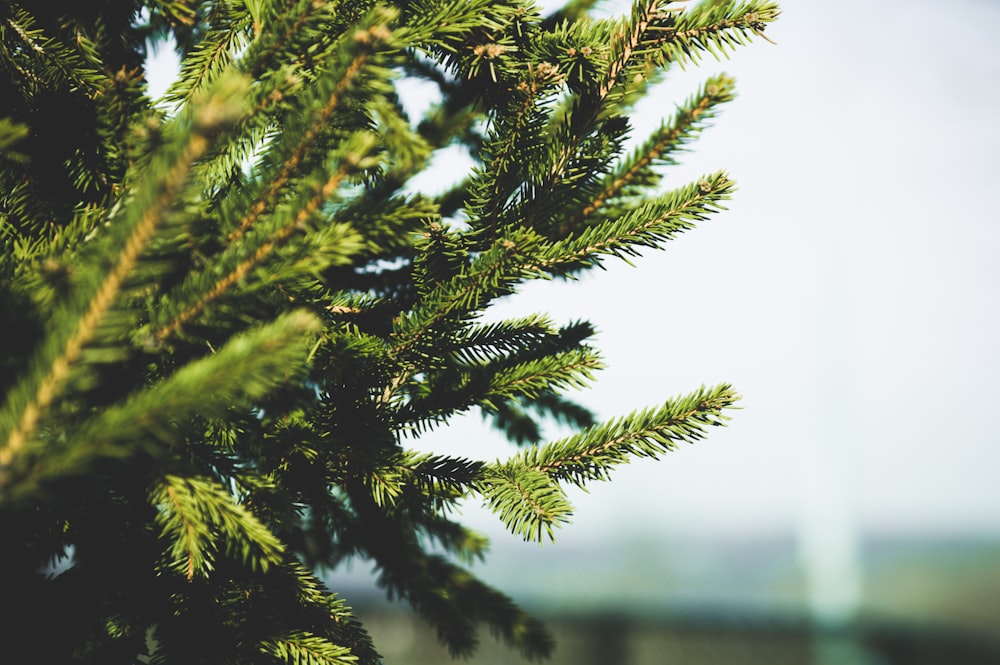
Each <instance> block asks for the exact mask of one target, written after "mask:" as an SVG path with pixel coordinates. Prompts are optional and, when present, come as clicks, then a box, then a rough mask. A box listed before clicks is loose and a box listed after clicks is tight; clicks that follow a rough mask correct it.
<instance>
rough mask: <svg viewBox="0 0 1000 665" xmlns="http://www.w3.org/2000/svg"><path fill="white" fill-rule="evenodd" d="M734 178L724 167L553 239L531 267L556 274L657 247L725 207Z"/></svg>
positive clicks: (596, 264)
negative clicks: (604, 258)
mask: <svg viewBox="0 0 1000 665" xmlns="http://www.w3.org/2000/svg"><path fill="white" fill-rule="evenodd" d="M733 189H734V183H733V182H732V181H731V180H729V178H728V176H727V175H726V174H725V173H723V172H718V173H714V174H712V175H708V176H705V177H704V178H703V179H702V180H699V181H698V182H696V183H691V184H689V185H687V186H686V187H682V188H680V189H677V190H675V191H673V192H670V193H668V194H664V195H663V196H660V197H659V198H657V199H653V200H652V201H650V202H648V203H645V204H643V205H640V206H639V207H637V208H634V209H632V210H630V211H629V212H628V213H626V214H624V215H622V216H621V217H620V218H618V219H616V220H611V221H608V222H603V223H599V224H595V225H594V226H590V227H588V228H587V229H585V230H584V231H583V232H581V233H579V234H578V235H573V236H570V237H567V238H565V239H563V240H560V241H557V242H555V243H552V244H551V245H550V246H549V247H547V248H546V250H545V251H544V252H543V253H541V256H542V258H541V260H540V261H539V262H538V263H537V264H536V265H535V266H533V267H536V268H538V269H540V270H546V271H549V272H552V273H555V274H560V273H563V272H571V271H574V270H579V269H581V268H584V267H590V266H598V265H600V263H601V261H602V257H604V256H615V257H618V258H622V259H625V260H627V257H631V256H637V255H638V253H639V248H642V247H648V248H652V249H658V248H659V247H660V245H661V244H662V243H663V242H664V241H666V240H670V239H671V238H673V237H674V236H676V235H677V234H679V233H682V232H684V231H687V230H689V229H691V228H693V227H694V224H695V223H696V222H699V221H702V220H704V219H706V218H707V217H708V215H710V214H711V213H713V212H716V211H718V210H724V207H723V206H722V204H721V202H722V201H725V200H727V199H729V196H730V193H731V192H732V191H733Z"/></svg>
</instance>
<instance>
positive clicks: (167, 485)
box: [150, 475, 285, 582]
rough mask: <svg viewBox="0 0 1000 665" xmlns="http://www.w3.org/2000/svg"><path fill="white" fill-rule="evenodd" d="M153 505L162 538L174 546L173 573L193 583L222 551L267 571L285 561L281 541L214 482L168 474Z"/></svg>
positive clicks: (154, 492) (153, 494) (153, 493)
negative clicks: (156, 511) (155, 509)
mask: <svg viewBox="0 0 1000 665" xmlns="http://www.w3.org/2000/svg"><path fill="white" fill-rule="evenodd" d="M150 503H151V504H152V505H153V506H155V507H156V508H157V510H158V513H157V516H156V523H157V524H158V525H159V526H160V528H161V533H160V537H161V538H162V539H163V540H165V541H166V542H167V543H169V544H170V563H169V568H170V569H171V570H173V571H174V572H177V573H180V574H182V575H183V576H184V577H185V578H186V579H187V580H188V581H189V582H190V581H191V580H193V579H194V577H195V575H198V576H202V577H207V576H208V575H209V573H210V572H211V570H212V568H213V561H214V559H215V557H216V554H217V553H218V552H220V551H221V552H224V553H225V554H227V555H231V556H235V555H238V556H240V557H241V558H242V560H243V563H244V564H245V565H247V566H249V567H250V568H252V569H255V570H260V571H262V572H266V571H267V569H268V568H269V567H270V566H273V565H278V564H280V563H281V561H282V553H283V552H284V549H285V548H284V545H282V543H281V541H279V540H278V539H277V538H275V537H274V535H273V534H272V533H271V532H270V530H268V528H267V527H265V526H264V525H263V524H261V523H260V521H259V520H257V518H256V517H254V515H253V513H251V512H250V511H248V510H247V509H246V508H245V507H243V506H241V505H239V504H237V503H235V502H234V501H233V497H232V496H231V495H230V494H229V492H228V491H227V490H226V489H225V488H224V487H222V486H221V485H219V484H218V483H217V482H216V481H214V480H210V479H206V478H182V477H179V476H173V475H168V476H166V477H164V479H163V481H162V482H161V483H160V484H159V485H158V486H157V487H156V488H155V489H153V490H152V491H151V493H150Z"/></svg>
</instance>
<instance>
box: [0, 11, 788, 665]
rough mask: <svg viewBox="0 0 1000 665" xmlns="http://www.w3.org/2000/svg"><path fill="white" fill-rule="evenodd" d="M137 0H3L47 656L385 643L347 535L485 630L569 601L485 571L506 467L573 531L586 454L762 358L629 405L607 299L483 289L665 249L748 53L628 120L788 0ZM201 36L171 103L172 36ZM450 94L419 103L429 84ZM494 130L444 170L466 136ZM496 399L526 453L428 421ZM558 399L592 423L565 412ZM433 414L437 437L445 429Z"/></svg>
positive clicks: (11, 563) (223, 657)
mask: <svg viewBox="0 0 1000 665" xmlns="http://www.w3.org/2000/svg"><path fill="white" fill-rule="evenodd" d="M592 4H593V2H588V1H587V0H573V1H571V2H569V3H568V4H567V5H566V6H565V7H564V8H563V9H562V10H560V11H557V12H555V13H553V14H551V15H548V16H545V15H542V14H541V13H540V11H539V10H538V9H537V8H536V7H535V6H533V5H532V4H531V3H529V2H526V1H524V0H499V1H497V0H461V1H460V0H398V1H397V2H374V1H364V0H355V1H346V0H345V1H337V0H294V1H293V0H288V1H286V2H278V1H277V0H229V1H221V0H216V1H208V0H103V1H96V0H95V1H94V2H55V1H51V2H37V3H36V2H23V1H21V2H8V3H4V5H3V6H2V7H0V93H2V96H3V100H4V103H3V106H2V107H0V246H2V254H0V316H2V329H3V341H2V346H0V392H2V393H3V399H2V402H0V404H2V406H0V533H2V534H3V538H4V546H3V548H2V553H0V589H3V594H2V601H0V603H2V605H3V607H4V615H5V617H6V618H5V620H4V621H3V622H2V624H0V625H2V626H3V627H2V628H0V635H2V638H3V639H2V642H0V643H2V645H3V646H2V648H3V650H4V654H5V655H6V656H8V657H14V656H15V655H17V656H18V657H30V658H31V660H32V661H33V662H93V663H116V662H128V663H132V662H137V661H136V659H137V658H142V659H143V660H144V661H146V660H148V661H149V662H154V663H166V662H172V663H201V662H205V663H223V662H233V663H253V662H275V661H278V662H289V663H355V662H360V663H375V662H378V656H377V653H376V647H377V645H373V644H372V643H371V640H370V639H369V637H368V635H367V634H366V632H365V630H364V628H363V626H361V625H360V624H359V623H358V622H357V621H356V620H355V619H354V618H353V616H352V614H351V611H350V609H349V608H348V607H347V606H346V605H345V602H344V600H343V599H341V598H339V597H338V596H337V595H335V594H334V593H331V592H330V591H329V590H328V589H326V588H324V586H323V584H322V583H321V582H320V581H319V578H318V577H317V571H321V570H323V569H329V568H332V567H335V566H337V565H338V564H339V563H341V562H342V561H344V560H345V559H349V558H358V559H361V560H365V561H370V562H371V563H373V564H374V565H375V566H376V567H377V569H378V571H379V583H380V585H381V586H382V587H384V588H385V590H386V592H387V593H388V595H389V596H390V597H392V598H399V599H403V600H405V601H407V602H408V603H409V604H410V605H412V606H413V607H414V608H415V609H416V611H417V612H419V613H420V614H421V615H422V616H423V617H425V618H426V619H427V620H428V621H429V622H430V623H431V624H433V626H434V627H435V628H436V630H437V633H438V635H439V637H440V639H441V640H442V641H444V642H445V643H446V644H447V645H448V646H449V647H450V649H451V650H452V652H453V653H456V654H468V653H470V652H471V651H472V650H473V649H474V647H475V642H476V629H477V626H478V625H479V624H485V625H487V626H489V627H490V628H491V629H492V630H493V631H495V632H496V633H497V634H499V635H500V636H501V637H502V638H503V639H505V640H507V641H508V642H510V643H511V644H512V645H513V646H515V647H517V648H518V649H520V650H521V651H523V652H524V653H527V654H529V655H544V654H546V653H547V652H548V651H549V650H550V648H551V640H550V638H549V636H548V634H547V633H546V632H545V630H544V628H543V627H542V626H541V625H540V624H539V623H538V622H537V621H536V620H534V619H533V618H532V617H530V616H528V615H526V614H525V613H524V612H523V611H522V610H520V609H519V608H518V607H517V606H516V605H515V604H514V603H513V602H512V601H511V600H510V599H508V598H507V597H506V596H505V595H503V593H501V592H500V591H498V590H494V589H492V588H490V587H488V586H487V585H485V584H483V583H482V582H480V581H479V580H477V579H476V578H475V577H474V576H473V575H472V574H471V573H470V572H469V571H468V569H467V567H466V566H467V564H468V563H469V562H470V561H471V560H474V559H476V558H479V557H481V556H482V555H483V553H484V551H485V547H486V544H487V543H486V540H485V539H484V538H483V537H482V536H481V535H479V534H477V533H474V532H472V531H470V530H468V529H467V528H465V527H464V526H462V525H461V524H460V523H458V522H456V521H455V520H454V519H453V517H452V515H453V513H452V512H451V509H452V508H453V507H454V506H455V505H456V504H457V503H458V502H461V501H469V500H475V501H481V502H483V503H485V504H486V505H488V506H489V507H490V508H492V510H493V511H494V512H495V513H496V514H497V515H498V517H499V519H500V520H502V521H503V523H504V524H505V525H506V526H507V527H508V528H509V529H510V530H511V531H512V532H513V533H515V534H518V535H520V536H522V537H524V538H525V539H530V540H546V539H550V538H552V536H553V532H554V529H556V528H557V527H559V526H560V525H562V524H563V523H565V522H566V521H567V520H568V518H569V517H570V515H571V506H570V505H569V503H568V501H567V499H566V494H565V491H564V486H566V485H567V484H571V485H581V486H582V485H585V484H587V483H589V482H591V481H594V480H604V479H606V478H607V477H608V476H609V474H610V471H611V470H612V468H613V467H614V466H615V465H617V464H620V463H624V462H627V461H628V460H629V459H632V458H635V457H658V456H660V455H662V454H663V453H665V452H667V451H669V450H671V449H672V448H674V447H675V446H676V445H677V444H678V443H680V442H686V441H688V442H689V441H695V440H698V439H700V438H702V437H703V436H704V435H705V433H706V430H707V429H708V428H709V427H711V426H713V425H719V424H722V423H723V422H724V421H725V419H726V415H725V413H724V411H725V410H726V409H727V408H729V407H731V406H732V405H733V403H734V402H735V400H736V399H737V396H736V394H735V393H734V392H733V390H732V389H731V388H730V387H728V386H725V385H723V386H718V387H714V388H701V389H698V390H695V391H694V392H692V393H691V394H689V395H685V396H681V397H677V398H673V399H669V400H667V401H666V402H664V403H662V404H660V405H659V406H655V407H653V408H649V409H647V410H643V411H639V412H636V413H633V414H631V415H627V416H624V417H621V418H619V419H616V420H614V421H611V422H607V423H603V424H597V423H594V422H593V417H592V416H591V414H590V413H589V412H588V411H587V410H586V409H584V408H582V407H580V406H579V405H577V404H575V403H574V402H572V401H570V400H569V399H567V398H566V397H565V396H564V394H563V393H564V392H565V391H566V390H567V389H572V388H577V387H580V386H583V385H585V384H587V383H588V382H589V381H590V380H591V378H592V375H593V373H594V372H595V370H597V369H599V368H600V367H601V362H600V359H599V356H598V353H597V352H596V350H595V349H594V348H593V347H592V346H591V345H590V344H589V343H588V338H589V337H590V336H591V335H592V333H593V330H592V328H591V326H590V325H588V324H587V323H583V322H573V323H567V324H564V325H558V324H556V323H554V322H553V321H551V320H550V319H549V318H548V317H546V316H545V315H542V314H538V315H534V316H528V317H524V318H519V319H515V320H503V321H495V320H492V319H486V318H484V317H483V314H484V312H485V311H486V309H487V308H488V307H489V305H490V304H491V303H492V302H494V301H496V300H497V299H498V298H501V297H503V296H507V295H509V294H513V293H514V292H515V291H516V290H517V289H518V286H519V285H520V284H523V283H524V282H526V281H528V280H533V279H551V278H564V277H572V276H573V275H576V274H579V273H580V272H582V271H585V270H587V269H590V268H593V267H595V266H599V265H601V263H602V262H604V261H606V260H608V259H611V258H614V257H625V258H627V257H630V256H633V255H634V254H635V253H636V252H637V251H639V250H640V249H642V248H655V247H659V246H661V245H662V243H664V242H665V241H667V240H669V239H670V238H671V237H673V236H675V235H676V234H678V233H680V232H683V231H685V230H688V229H690V228H691V227H692V226H693V225H694V224H695V223H696V222H698V221H700V220H703V219H705V218H706V217H707V216H708V215H710V214H711V213H713V212H715V211H717V210H719V209H720V208H721V207H722V204H723V202H724V201H725V200H726V199H727V198H728V197H729V195H730V193H731V192H732V190H733V182H732V180H730V178H729V177H728V175H726V174H725V173H723V172H718V173H712V174H707V175H705V176H704V177H703V178H701V179H699V180H698V181H696V182H693V183H690V184H685V185H682V186H679V187H676V188H674V189H672V190H670V191H661V189H660V180H661V176H662V171H663V167H664V166H667V165H670V164H671V163H673V162H674V160H675V157H676V154H677V152H678V151H679V150H681V149H683V148H684V147H685V146H686V144H687V143H688V142H689V141H690V140H691V139H692V138H693V137H694V136H695V135H696V134H697V133H698V132H699V131H700V130H701V129H703V128H704V127H705V125H706V124H707V122H708V121H709V120H710V119H711V118H712V117H713V116H714V115H715V114H716V111H717V109H718V108H719V106H720V105H721V104H723V103H725V102H726V101H728V100H730V99H731V98H732V97H733V81H732V80H731V79H730V78H729V77H727V76H725V75H717V76H714V77H712V78H710V79H709V80H707V81H706V82H705V84H704V85H703V86H702V87H701V88H700V89H698V90H696V91H693V94H692V95H691V96H690V98H689V99H688V100H687V101H686V102H685V103H683V104H682V105H680V106H678V107H677V108H676V110H675V111H674V113H673V114H672V116H671V117H669V118H666V119H665V120H664V122H663V124H662V125H661V126H660V127H659V129H657V130H656V132H654V133H653V135H651V136H649V137H648V138H646V139H645V140H644V141H639V142H638V143H637V144H636V145H635V147H634V148H631V149H626V139H627V138H628V136H629V132H630V125H629V118H628V115H629V113H630V110H631V108H632V106H633V104H634V103H635V102H636V101H637V100H638V99H639V98H640V97H641V96H642V95H644V94H646V93H647V92H648V91H649V90H650V89H651V87H652V86H654V85H655V84H656V83H657V82H658V81H659V80H660V79H661V78H662V77H663V75H664V73H665V72H667V71H669V70H670V69H671V68H673V67H676V66H683V65H685V64H689V63H692V62H695V61H697V60H698V59H699V58H700V57H701V56H702V55H703V54H704V53H711V54H715V55H718V54H720V53H727V52H728V51H730V50H731V49H732V48H733V47H734V46H737V45H739V44H743V43H745V42H747V41H749V40H750V39H751V38H752V37H754V36H762V34H763V31H764V29H765V26H766V25H767V24H768V23H770V22H771V21H773V20H774V19H775V18H776V16H777V12H778V10H777V7H776V6H775V5H774V4H773V3H770V2H765V1H763V0H751V1H749V2H740V3H736V2H718V1H709V2H701V3H692V4H672V3H669V2H663V1H658V0H637V1H636V2H635V5H634V7H633V8H632V11H631V13H630V14H629V15H627V16H624V17H621V18H614V19H592V18H589V17H588V16H587V10H588V9H589V6H590V5H592ZM166 35H171V36H172V37H173V38H174V39H175V40H176V44H177V45H178V49H179V50H180V51H181V52H182V55H183V60H182V68H181V72H180V75H179V77H178V78H177V80H176V82H175V83H174V84H173V86H172V87H171V88H170V89H169V91H168V92H167V94H166V96H165V99H164V100H162V103H160V104H154V103H153V100H151V99H149V97H148V96H147V94H146V89H145V77H144V70H143V67H144V64H143V63H144V62H145V49H146V48H147V44H148V43H149V40H155V39H158V38H160V37H163V36H166ZM405 79H416V80H421V81H424V82H425V84H430V85H433V86H435V87H436V89H437V90H438V91H439V93H440V101H436V102H435V103H434V104H433V105H432V106H431V108H430V110H429V111H428V112H427V113H426V115H424V117H421V118H410V117H407V115H406V112H405V111H404V108H403V106H402V104H401V103H400V99H399V98H398V95H397V82H398V81H400V80H405ZM454 145H461V146H466V147H467V148H468V149H469V151H470V153H471V154H472V156H473V157H474V158H475V159H476V160H477V166H476V167H475V168H474V169H473V170H472V171H471V172H470V173H468V174H467V177H466V178H465V179H464V180H462V181H461V182H460V183H458V184H457V185H456V186H455V187H453V188H452V189H450V190H448V191H445V192H444V193H442V194H439V195H433V196H432V195H427V194H421V193H418V192H416V191H414V190H413V188H411V187H408V183H409V182H410V181H411V179H412V178H413V177H414V176H416V175H417V174H419V173H421V172H422V171H424V170H425V169H426V168H427V166H428V163H429V160H430V159H431V157H432V155H434V153H435V151H436V150H438V149H440V148H443V147H446V146H454ZM470 410H479V411H481V412H483V413H484V414H485V415H486V416H487V417H488V418H490V419H491V420H492V422H493V423H494V424H495V425H496V426H497V427H498V428H499V429H501V430H502V431H504V432H505V433H506V434H507V435H508V436H509V438H510V439H511V440H512V441H513V442H515V443H517V444H519V445H521V446H522V448H521V449H520V450H519V451H516V453H515V454H513V456H512V457H510V458H509V459H507V460H501V461H496V462H487V461H482V460H478V459H475V456H476V450H475V448H473V447H470V449H469V456H470V457H469V458H468V459H465V458H455V457H449V456H443V455H435V454H427V453H417V452H414V451H412V450H411V449H410V447H409V446H408V443H409V442H412V441H413V440H414V439H416V438H417V437H433V436H434V430H435V429H437V428H439V427H442V426H445V425H446V424H447V422H448V420H449V418H451V417H452V416H454V415H456V414H460V413H464V412H467V411H470ZM546 418H555V419H557V420H559V421H561V422H564V423H567V424H569V425H571V426H573V427H574V428H575V429H576V430H578V432H579V433H577V434H575V435H572V436H569V437H567V438H564V439H562V440H559V441H553V442H543V441H541V440H540V439H541V435H540V427H539V423H540V422H541V420H544V419H546ZM425 447H426V446H425Z"/></svg>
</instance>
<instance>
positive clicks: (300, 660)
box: [259, 631, 358, 665]
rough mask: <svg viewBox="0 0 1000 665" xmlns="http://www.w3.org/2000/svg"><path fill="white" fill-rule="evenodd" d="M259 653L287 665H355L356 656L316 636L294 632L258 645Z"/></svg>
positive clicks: (344, 648) (346, 649)
mask: <svg viewBox="0 0 1000 665" xmlns="http://www.w3.org/2000/svg"><path fill="white" fill-rule="evenodd" d="M259 646H260V652H261V653H263V654H267V655H269V656H273V657H274V658H278V659H280V660H282V661H283V662H285V663H288V664H289V665H357V662H358V658H357V656H355V655H353V654H352V653H351V650H350V649H348V648H347V647H342V646H338V645H336V644H333V643H331V642H330V641H329V640H326V639H324V638H322V637H319V636H317V635H312V634H310V633H307V632H304V631H295V632H292V633H289V634H286V635H282V636H280V637H272V638H270V639H267V640H264V641H263V642H261V643H260V645H259Z"/></svg>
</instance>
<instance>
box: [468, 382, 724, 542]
mask: <svg viewBox="0 0 1000 665" xmlns="http://www.w3.org/2000/svg"><path fill="white" fill-rule="evenodd" d="M738 398H739V396H738V395H737V394H736V393H735V392H733V391H732V389H731V388H730V387H729V386H727V385H721V386H718V387H716V388H712V389H704V388H702V389H701V390H699V391H697V392H694V393H692V394H690V395H687V396H685V397H681V398H678V399H675V400H671V401H668V402H667V403H665V404H664V405H663V406H662V407H660V408H657V409H649V410H646V411H642V412H638V413H633V414H631V415H629V416H626V417H624V418H620V419H617V420H611V421H609V422H606V423H603V424H600V425H597V426H595V427H592V428H590V429H589V430H587V431H585V432H582V433H580V434H577V435H574V436H571V437H568V438H565V439H561V440H559V441H554V442H552V443H548V444H544V445H541V446H532V447H531V448H530V449H528V450H526V451H524V452H522V453H520V454H518V455H516V456H515V457H512V458H511V459H509V460H508V461H506V462H503V463H499V462H498V463H496V464H494V465H492V466H490V467H489V468H487V469H486V470H485V475H484V480H483V481H482V482H481V483H480V485H479V492H480V493H481V494H482V496H483V499H484V500H485V501H486V504H487V505H488V506H489V507H490V509H491V510H493V511H494V512H496V513H498V514H499V516H500V519H501V521H502V522H503V523H504V524H505V525H506V526H507V528H508V529H510V531H511V532H512V533H514V534H516V535H519V536H521V537H522V538H524V539H525V540H535V541H541V540H542V538H543V536H545V537H547V538H548V539H549V540H554V539H555V536H554V529H555V528H556V527H558V526H560V525H562V524H564V523H566V522H567V521H568V518H569V516H570V515H571V514H572V508H571V507H570V505H569V502H568V501H567V500H566V497H565V494H564V492H563V490H562V489H561V487H560V486H559V484H558V483H561V482H569V483H572V484H574V485H577V486H579V487H583V486H584V485H586V483H587V482H588V481H592V480H607V479H608V478H609V477H610V473H611V470H612V469H613V468H614V467H615V466H617V465H619V464H624V463H626V462H628V461H630V460H631V459H632V458H635V457H651V458H659V457H660V456H662V455H663V454H664V453H667V452H669V451H671V450H674V449H675V448H676V447H677V444H678V443H681V442H688V443H691V442H695V441H698V440H700V439H702V438H704V437H705V434H706V429H707V428H708V427H712V426H719V425H723V424H725V422H726V420H728V417H727V416H725V415H724V414H723V410H724V409H727V408H732V407H733V404H734V403H735V402H736V400H737V399H738Z"/></svg>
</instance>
